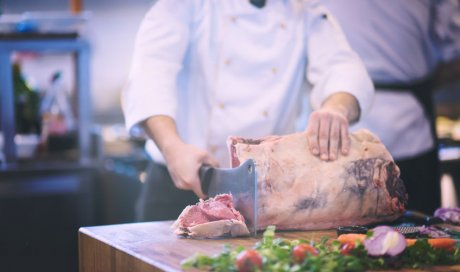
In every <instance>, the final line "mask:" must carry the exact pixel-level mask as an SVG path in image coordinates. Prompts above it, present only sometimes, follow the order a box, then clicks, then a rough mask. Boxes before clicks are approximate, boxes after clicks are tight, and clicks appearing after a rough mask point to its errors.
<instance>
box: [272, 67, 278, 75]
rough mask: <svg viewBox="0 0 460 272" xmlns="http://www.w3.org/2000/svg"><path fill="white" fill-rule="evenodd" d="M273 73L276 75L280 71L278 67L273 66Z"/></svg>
mask: <svg viewBox="0 0 460 272" xmlns="http://www.w3.org/2000/svg"><path fill="white" fill-rule="evenodd" d="M272 73H273V74H274V75H276V73H278V69H277V68H276V67H273V68H272Z"/></svg>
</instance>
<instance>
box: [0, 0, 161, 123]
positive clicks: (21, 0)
mask: <svg viewBox="0 0 460 272" xmlns="http://www.w3.org/2000/svg"><path fill="white" fill-rule="evenodd" d="M69 2H70V1H65V0H36V1H32V0H0V5H1V8H2V10H3V13H5V14H8V13H22V12H25V11H68V10H69ZM154 2H155V1H154V0H86V1H83V7H84V10H85V11H91V12H92V16H91V20H90V22H89V24H88V26H87V29H86V33H85V34H86V37H88V39H89V41H90V42H91V45H92V57H93V58H92V63H91V76H92V85H91V87H92V103H93V113H94V117H95V120H96V121H99V122H121V121H122V117H121V109H120V99H119V97H120V91H121V89H122V87H123V84H124V82H125V79H126V77H127V73H128V71H129V65H130V60H131V55H132V50H133V42H134V38H135V35H136V32H137V29H138V26H139V23H140V21H141V19H142V18H143V16H144V15H145V13H146V12H147V10H148V9H149V7H150V6H151V5H152V4H153V3H154ZM71 64H72V59H71V58H70V56H69V55H67V56H62V55H61V56H59V55H58V56H56V55H50V56H35V57H33V60H32V61H27V62H26V63H25V65H24V72H25V73H26V74H27V76H28V77H30V79H31V83H32V84H35V85H36V86H37V87H40V88H45V87H46V85H47V84H48V80H49V78H50V76H51V74H52V72H53V71H55V70H58V69H59V70H63V71H64V79H65V82H66V85H67V86H68V88H72V86H73V80H74V79H73V76H72V75H73V70H72V65H71Z"/></svg>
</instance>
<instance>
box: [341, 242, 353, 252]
mask: <svg viewBox="0 0 460 272" xmlns="http://www.w3.org/2000/svg"><path fill="white" fill-rule="evenodd" d="M354 248H355V243H345V244H343V245H342V246H341V247H340V253H341V254H342V255H350V252H351V251H352V250H353V249H354Z"/></svg>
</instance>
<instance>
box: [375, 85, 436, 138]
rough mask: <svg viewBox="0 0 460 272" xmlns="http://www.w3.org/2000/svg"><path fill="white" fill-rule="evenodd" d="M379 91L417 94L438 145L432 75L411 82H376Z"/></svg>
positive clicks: (416, 96)
mask: <svg viewBox="0 0 460 272" xmlns="http://www.w3.org/2000/svg"><path fill="white" fill-rule="evenodd" d="M374 86H375V89H376V90H377V91H383V92H410V93H412V95H414V96H415V98H416V99H417V101H418V102H419V103H420V105H421V106H422V108H423V111H424V112H425V115H426V117H427V119H428V121H429V122H430V128H431V135H432V137H433V140H434V141H435V146H437V143H438V142H437V138H438V137H437V134H436V126H435V124H436V113H435V108H434V103H433V93H432V89H433V80H432V78H431V77H429V78H427V79H425V80H422V81H417V82H413V83H409V84H399V83H396V84H387V83H374Z"/></svg>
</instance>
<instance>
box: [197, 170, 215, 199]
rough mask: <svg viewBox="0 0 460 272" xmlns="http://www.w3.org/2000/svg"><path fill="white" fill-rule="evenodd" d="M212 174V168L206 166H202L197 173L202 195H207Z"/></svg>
mask: <svg viewBox="0 0 460 272" xmlns="http://www.w3.org/2000/svg"><path fill="white" fill-rule="evenodd" d="M213 172H214V168H213V167H211V166H208V165H202V166H201V167H200V170H199V172H198V176H199V178H200V182H201V190H202V191H203V193H204V194H206V195H207V194H208V190H209V184H210V183H211V177H212V174H213Z"/></svg>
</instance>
